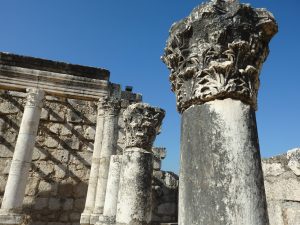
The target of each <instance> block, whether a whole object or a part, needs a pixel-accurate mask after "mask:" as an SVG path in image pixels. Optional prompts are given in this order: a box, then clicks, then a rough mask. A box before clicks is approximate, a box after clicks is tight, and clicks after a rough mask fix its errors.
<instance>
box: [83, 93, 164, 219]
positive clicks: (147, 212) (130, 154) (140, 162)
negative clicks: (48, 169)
mask: <svg viewBox="0 0 300 225" xmlns="http://www.w3.org/2000/svg"><path fill="white" fill-rule="evenodd" d="M103 103H105V104H103ZM119 109H120V106H119V104H118V102H116V101H111V100H108V99H106V100H105V101H102V104H101V107H99V109H98V116H100V117H101V118H103V120H100V122H101V125H100V124H99V128H98V125H97V130H96V136H97V137H99V138H100V135H101V136H102V138H100V139H101V146H100V144H99V145H96V143H95V147H101V150H100V151H99V150H96V149H94V153H93V160H92V163H93V164H95V165H93V164H92V169H91V174H90V181H89V187H88V193H87V200H86V205H85V210H84V212H83V213H82V215H81V221H80V223H81V224H82V225H87V224H96V225H109V224H128V225H130V224H137V225H138V224H143V225H144V224H148V223H149V222H150V219H151V218H150V217H151V205H150V204H151V186H152V185H151V183H152V171H153V154H152V145H153V142H154V140H155V137H156V135H157V133H158V132H159V128H160V125H161V123H162V119H163V117H164V111H163V110H162V109H159V108H155V107H151V106H149V105H147V104H143V103H137V104H133V105H130V106H129V107H128V108H127V109H126V110H125V112H124V114H123V118H124V122H125V131H126V143H125V149H124V153H123V155H115V154H116V148H117V146H116V143H117V132H116V131H117V127H116V126H117V124H118V114H119ZM103 111H104V112H103ZM103 115H104V117H103ZM101 127H102V129H101ZM98 132H99V134H98ZM98 141H99V140H98ZM99 142H100V141H99ZM96 180H97V182H96Z"/></svg>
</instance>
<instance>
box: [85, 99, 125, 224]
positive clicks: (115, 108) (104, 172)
mask: <svg viewBox="0 0 300 225" xmlns="http://www.w3.org/2000/svg"><path fill="white" fill-rule="evenodd" d="M103 106H104V108H103V109H104V111H105V119H104V120H105V122H104V128H103V140H102V148H101V153H100V166H99V175H98V184H97V192H96V200H95V208H94V211H93V214H92V215H91V219H90V223H91V224H95V223H96V222H97V221H99V217H100V216H101V215H102V214H103V207H104V201H105V194H106V186H107V178H108V172H109V163H110V157H111V156H112V155H115V154H116V151H117V136H118V129H117V128H118V116H119V110H120V102H119V101H117V100H115V99H106V102H105V104H104V105H103Z"/></svg>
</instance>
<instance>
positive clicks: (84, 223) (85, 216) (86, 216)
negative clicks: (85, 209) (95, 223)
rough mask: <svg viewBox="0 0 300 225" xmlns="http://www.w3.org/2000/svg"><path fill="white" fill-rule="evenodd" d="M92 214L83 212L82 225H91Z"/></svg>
mask: <svg viewBox="0 0 300 225" xmlns="http://www.w3.org/2000/svg"><path fill="white" fill-rule="evenodd" d="M90 219H91V214H87V213H82V214H81V216H80V225H90Z"/></svg>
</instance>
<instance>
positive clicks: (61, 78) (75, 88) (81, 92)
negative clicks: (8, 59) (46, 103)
mask: <svg viewBox="0 0 300 225" xmlns="http://www.w3.org/2000/svg"><path fill="white" fill-rule="evenodd" d="M32 87H36V88H39V89H43V90H45V92H46V93H47V94H49V95H54V96H63V97H70V98H76V99H86V100H96V99H98V98H99V97H101V96H106V95H108V93H109V89H110V88H109V81H107V80H98V79H91V78H86V77H79V76H73V75H70V74H63V73H55V72H49V71H42V70H35V69H28V68H22V67H15V66H7V65H1V64H0V89H4V90H13V91H20V92H25V91H26V88H32Z"/></svg>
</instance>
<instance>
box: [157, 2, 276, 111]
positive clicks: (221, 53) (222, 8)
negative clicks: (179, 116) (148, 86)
mask: <svg viewBox="0 0 300 225" xmlns="http://www.w3.org/2000/svg"><path fill="white" fill-rule="evenodd" d="M276 32H277V24H276V22H275V20H274V18H273V16H272V15H271V14H270V13H269V12H267V11H266V10H264V9H253V8H251V7H250V6H249V5H246V4H240V3H239V2H238V1H237V0H227V1H223V0H213V1H211V2H209V3H206V4H203V5H200V6H198V7H197V8H195V9H194V10H193V11H192V13H191V14H190V16H189V17H187V18H186V19H184V20H181V21H179V22H178V23H175V24H174V25H173V26H172V28H171V30H170V37H169V39H168V41H167V46H166V48H165V54H164V55H163V56H162V60H163V61H164V63H165V64H166V65H167V66H168V68H169V69H170V71H171V75H170V81H171V84H172V91H173V92H175V94H176V98H177V108H178V110H179V111H180V112H183V111H184V110H185V109H187V108H189V107H190V106H191V105H193V104H202V103H204V102H207V101H211V100H214V99H223V98H233V99H239V100H242V101H243V102H245V103H247V104H250V105H251V106H252V107H253V108H256V105H257V92H258V87H259V73H260V70H261V67H262V64H263V62H264V61H265V59H266V58H267V55H268V52H269V48H268V44H269V41H270V40H271V38H272V37H273V36H274V35H275V33H276Z"/></svg>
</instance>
